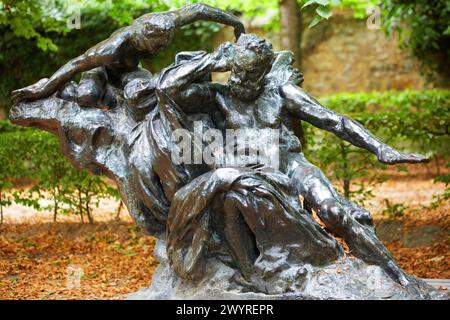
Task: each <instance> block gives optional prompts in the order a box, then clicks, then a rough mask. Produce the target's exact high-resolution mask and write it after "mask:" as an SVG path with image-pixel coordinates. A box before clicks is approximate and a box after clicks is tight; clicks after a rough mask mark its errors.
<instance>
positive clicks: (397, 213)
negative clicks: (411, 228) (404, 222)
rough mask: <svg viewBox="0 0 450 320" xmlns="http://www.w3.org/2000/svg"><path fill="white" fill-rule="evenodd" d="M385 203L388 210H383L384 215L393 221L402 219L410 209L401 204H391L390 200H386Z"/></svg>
mask: <svg viewBox="0 0 450 320" xmlns="http://www.w3.org/2000/svg"><path fill="white" fill-rule="evenodd" d="M384 203H385V206H386V209H384V210H383V212H382V214H383V215H385V216H388V218H389V219H392V220H394V219H398V218H402V217H403V216H404V215H405V210H406V209H408V208H407V207H406V206H404V205H403V204H401V203H394V204H391V203H390V201H389V200H388V199H384Z"/></svg>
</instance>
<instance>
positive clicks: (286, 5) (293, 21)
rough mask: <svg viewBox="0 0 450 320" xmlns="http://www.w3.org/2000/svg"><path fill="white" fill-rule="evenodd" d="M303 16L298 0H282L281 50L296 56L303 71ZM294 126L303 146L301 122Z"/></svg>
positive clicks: (296, 62) (296, 64)
mask: <svg viewBox="0 0 450 320" xmlns="http://www.w3.org/2000/svg"><path fill="white" fill-rule="evenodd" d="M301 42H302V16H301V10H300V5H299V4H298V2H297V0H280V45H281V50H289V51H292V53H293V54H294V59H295V62H294V67H296V68H298V69H300V70H301V64H302V55H301ZM297 123H298V124H297V125H295V126H294V133H295V135H296V136H297V137H298V138H299V139H300V141H301V142H302V144H303V146H305V145H306V140H305V136H304V132H303V126H302V123H301V121H300V120H298V122H297Z"/></svg>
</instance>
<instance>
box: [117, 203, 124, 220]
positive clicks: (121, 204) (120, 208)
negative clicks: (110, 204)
mask: <svg viewBox="0 0 450 320" xmlns="http://www.w3.org/2000/svg"><path fill="white" fill-rule="evenodd" d="M122 208H123V201H122V200H120V203H119V207H118V208H117V213H116V220H120V212H121V211H122Z"/></svg>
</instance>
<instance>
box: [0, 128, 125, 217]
mask: <svg viewBox="0 0 450 320" xmlns="http://www.w3.org/2000/svg"><path fill="white" fill-rule="evenodd" d="M21 178H27V179H28V180H31V181H33V187H32V188H30V189H28V190H16V191H14V192H11V190H10V192H8V193H6V192H5V190H7V189H8V188H11V187H12V186H13V182H14V181H16V180H17V179H21ZM104 197H118V194H117V191H116V190H115V189H114V188H112V187H110V186H109V185H108V184H107V183H106V181H105V180H104V178H102V177H99V176H93V175H90V174H88V173H87V172H85V171H78V170H76V169H75V168H73V166H72V165H71V164H70V163H68V162H67V160H65V158H63V157H62V155H61V153H60V151H59V142H58V140H57V139H56V138H55V137H54V136H52V135H51V134H49V133H46V132H41V131H38V130H34V129H27V128H22V127H17V126H14V125H11V124H10V123H9V122H6V121H0V198H1V199H2V200H1V202H0V209H1V210H2V208H3V206H6V205H9V204H11V201H12V200H14V201H15V202H17V203H20V204H23V205H26V206H31V207H33V208H35V209H36V210H52V211H53V213H54V220H56V218H57V215H58V214H59V213H64V214H68V213H76V214H78V215H79V216H80V219H81V220H82V221H84V217H86V218H87V220H88V221H89V222H93V218H92V208H93V206H95V205H97V204H98V200H99V199H101V198H104ZM42 199H48V200H49V201H42Z"/></svg>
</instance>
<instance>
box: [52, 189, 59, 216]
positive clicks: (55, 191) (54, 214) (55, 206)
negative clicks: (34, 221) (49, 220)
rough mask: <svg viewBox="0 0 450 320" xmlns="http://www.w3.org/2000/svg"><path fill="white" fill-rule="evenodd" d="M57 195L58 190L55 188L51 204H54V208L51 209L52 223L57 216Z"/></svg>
mask: <svg viewBox="0 0 450 320" xmlns="http://www.w3.org/2000/svg"><path fill="white" fill-rule="evenodd" d="M58 195H59V189H58V188H55V189H54V194H53V203H54V207H53V222H56V217H57V216H58V199H57V197H58Z"/></svg>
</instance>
